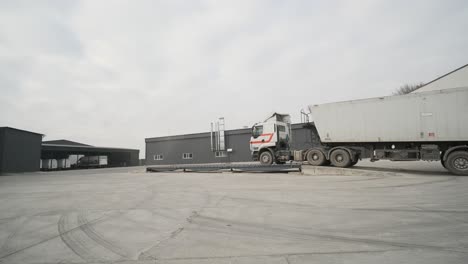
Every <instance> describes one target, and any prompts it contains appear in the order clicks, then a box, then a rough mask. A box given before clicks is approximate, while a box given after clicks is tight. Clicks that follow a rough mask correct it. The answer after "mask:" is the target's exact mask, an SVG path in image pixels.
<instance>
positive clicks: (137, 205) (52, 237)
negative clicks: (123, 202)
mask: <svg viewBox="0 0 468 264" xmlns="http://www.w3.org/2000/svg"><path fill="white" fill-rule="evenodd" d="M156 185H157V184H152V185H150V186H147V187H145V188H144V189H146V190H147V189H150V197H145V198H144V199H143V200H141V201H140V202H138V203H137V204H136V205H135V206H133V207H131V208H125V211H121V210H119V211H117V210H107V211H117V212H115V214H116V215H115V216H114V217H117V216H119V215H121V214H124V213H126V212H127V211H130V210H132V209H134V208H138V207H139V206H140V205H142V204H144V203H146V202H147V201H148V200H149V199H151V198H153V197H154V190H153V189H152V188H153V187H154V186H156ZM114 204H120V201H119V202H116V203H114ZM91 211H93V210H91ZM94 211H95V210H94ZM98 211H101V210H98ZM102 211H106V210H104V209H102ZM67 212H73V211H71V210H70V211H69V210H67ZM62 217H65V216H64V215H62V216H61V218H60V219H59V221H58V223H57V228H58V229H59V234H58V235H51V236H50V237H48V238H46V239H43V240H41V241H38V242H35V243H32V244H30V245H28V246H25V247H22V248H20V249H17V250H15V251H13V252H9V253H7V254H4V255H0V261H1V260H2V259H4V258H7V257H9V256H12V255H15V254H18V253H20V252H22V251H24V250H27V249H30V248H32V247H35V246H38V245H40V244H42V243H46V242H48V241H50V240H53V239H55V238H61V237H62V235H64V234H68V233H70V232H74V231H76V230H78V229H80V226H79V225H78V226H76V227H74V228H71V229H68V230H67V229H65V228H64V224H65V223H62V224H60V221H67V220H66V219H63V220H62ZM109 217H111V216H109V215H103V216H101V217H99V218H97V219H94V220H91V221H89V222H86V223H85V224H86V225H91V224H97V223H100V222H104V221H106V220H107V219H108V218H109ZM9 219H10V218H9ZM60 226H61V227H60ZM60 230H61V231H62V232H60ZM62 241H63V240H62ZM72 243H73V242H72ZM85 254H86V253H85ZM77 255H78V254H77ZM78 256H79V255H78Z"/></svg>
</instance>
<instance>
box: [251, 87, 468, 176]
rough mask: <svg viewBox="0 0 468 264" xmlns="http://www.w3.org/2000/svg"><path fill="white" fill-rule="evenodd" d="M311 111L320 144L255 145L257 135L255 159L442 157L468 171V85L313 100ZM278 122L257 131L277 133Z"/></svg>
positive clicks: (316, 161)
mask: <svg viewBox="0 0 468 264" xmlns="http://www.w3.org/2000/svg"><path fill="white" fill-rule="evenodd" d="M309 110H310V113H311V116H312V118H313V122H312V123H310V124H308V126H309V127H310V128H311V129H310V131H311V133H312V134H314V135H313V136H314V137H315V138H319V142H318V144H317V146H316V147H313V148H308V149H301V150H295V151H292V150H290V149H289V148H287V147H288V146H289V142H286V143H287V145H286V148H285V145H284V144H283V147H281V148H280V146H279V145H273V146H268V145H265V144H263V143H264V142H263V141H262V142H261V144H260V145H257V146H255V145H254V144H252V142H253V143H256V144H259V143H258V140H257V141H255V137H254V136H255V135H254V136H253V137H252V138H251V150H252V156H253V158H254V160H255V159H259V160H260V161H261V162H262V163H265V162H264V161H268V162H269V163H270V164H271V162H272V161H276V162H277V163H283V162H285V161H287V160H291V159H294V160H307V161H308V162H309V164H311V165H315V166H322V165H326V164H329V163H331V164H332V165H333V166H337V167H349V166H353V165H355V164H356V163H357V162H358V161H359V160H361V159H366V158H369V159H371V161H376V160H380V159H387V160H392V161H401V160H405V161H410V160H426V161H441V163H442V165H443V166H444V167H445V168H447V169H448V170H449V171H450V172H452V173H454V174H458V175H468V88H454V89H446V90H438V91H428V92H421V93H412V94H407V95H398V96H387V97H378V98H371V99H363V100H353V101H346V102H338V103H329V104H321V105H311V106H309ZM277 123H278V124H272V121H271V120H269V122H268V124H267V123H259V124H255V126H254V127H253V132H254V133H253V134H255V131H256V130H258V128H263V130H262V134H263V135H270V134H271V137H272V138H276V137H278V136H279V134H278V133H279V132H278V130H277V127H278V125H282V123H281V122H277ZM283 137H285V138H288V137H287V136H283ZM278 138H279V137H278ZM255 147H256V148H255ZM288 150H289V154H288V153H287V152H286V151H288ZM269 157H271V158H269Z"/></svg>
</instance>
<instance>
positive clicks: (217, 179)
mask: <svg viewBox="0 0 468 264" xmlns="http://www.w3.org/2000/svg"><path fill="white" fill-rule="evenodd" d="M347 171H349V172H350V173H347V172H345V173H343V172H341V173H340V175H335V174H336V173H335V172H334V171H333V169H330V170H329V171H328V172H329V173H328V174H330V175H317V174H316V173H313V168H311V167H307V166H306V167H304V171H303V173H302V174H301V173H289V174H283V173H218V172H213V173H170V172H166V173H145V171H144V168H143V167H136V168H120V169H97V170H80V171H62V172H47V173H45V172H41V173H30V174H18V175H10V176H2V177H0V263H26V264H27V263H116V262H117V263H174V264H181V263H285V264H287V263H290V264H293V263H359V264H362V263H379V264H383V263H413V264H414V263H424V264H427V263H437V264H439V263H468V177H460V176H458V177H457V176H453V175H450V174H448V173H447V172H446V171H445V170H444V169H443V168H441V166H440V165H439V164H427V163H419V162H416V163H385V162H384V163H380V165H378V164H377V163H375V164H372V163H369V162H367V163H366V162H363V163H360V164H358V166H357V167H356V168H355V169H353V170H347ZM321 173H326V171H322V172H321Z"/></svg>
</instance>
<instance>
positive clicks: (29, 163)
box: [0, 127, 42, 174]
mask: <svg viewBox="0 0 468 264" xmlns="http://www.w3.org/2000/svg"><path fill="white" fill-rule="evenodd" d="M41 143H42V134H39V133H34V132H29V131H25V130H21V129H16V128H11V127H0V174H5V173H13V172H31V171H38V170H39V166H40V159H41Z"/></svg>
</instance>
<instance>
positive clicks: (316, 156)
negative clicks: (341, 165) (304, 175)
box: [306, 149, 327, 166]
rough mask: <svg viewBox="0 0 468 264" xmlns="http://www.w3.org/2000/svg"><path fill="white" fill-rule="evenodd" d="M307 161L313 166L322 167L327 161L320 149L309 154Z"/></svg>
mask: <svg viewBox="0 0 468 264" xmlns="http://www.w3.org/2000/svg"><path fill="white" fill-rule="evenodd" d="M306 159H307V162H308V163H309V164H310V165H312V166H322V165H324V164H325V162H326V161H327V159H326V158H325V155H324V154H323V152H322V151H320V150H318V149H312V150H310V151H309V152H307V156H306Z"/></svg>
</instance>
